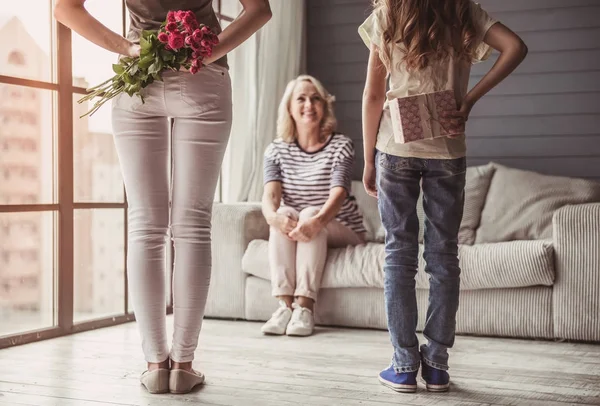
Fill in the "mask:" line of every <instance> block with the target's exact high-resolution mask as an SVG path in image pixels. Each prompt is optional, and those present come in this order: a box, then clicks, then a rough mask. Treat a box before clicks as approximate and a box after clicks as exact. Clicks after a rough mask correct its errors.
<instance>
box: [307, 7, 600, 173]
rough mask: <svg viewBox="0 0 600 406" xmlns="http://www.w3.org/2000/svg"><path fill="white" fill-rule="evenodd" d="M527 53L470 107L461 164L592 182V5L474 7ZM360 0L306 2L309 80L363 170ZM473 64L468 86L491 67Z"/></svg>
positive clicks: (596, 18)
mask: <svg viewBox="0 0 600 406" xmlns="http://www.w3.org/2000/svg"><path fill="white" fill-rule="evenodd" d="M479 1H480V3H481V4H482V6H483V7H484V8H485V9H487V10H488V12H489V13H490V14H492V15H493V16H494V17H495V18H497V19H499V20H500V21H502V22H503V23H504V24H506V25H507V26H509V27H510V28H511V29H513V30H514V31H516V32H517V33H518V34H519V35H520V36H521V37H522V38H523V39H524V40H525V42H526V43H527V45H528V46H529V55H528V57H527V59H526V60H525V62H524V63H523V64H522V65H521V66H520V67H519V68H518V69H517V71H516V72H515V73H514V74H513V75H512V76H511V77H509V78H508V79H506V80H505V81H504V82H503V83H502V84H501V85H500V86H498V87H497V88H496V89H494V90H493V91H492V92H490V93H489V94H488V95H487V96H486V97H485V98H484V99H482V100H481V101H480V102H479V103H478V105H476V106H475V108H474V110H473V112H472V116H471V119H470V120H469V124H468V129H467V131H468V134H467V138H468V151H469V165H478V164H484V163H487V162H489V161H495V162H499V163H502V164H505V165H508V166H513V167H518V168H523V169H530V170H535V171H539V172H542V173H548V174H558V175H565V176H576V177H585V178H592V179H595V180H600V0H479ZM369 4H370V1H369V0H308V15H307V17H308V46H307V47H308V53H307V59H308V63H307V68H308V72H309V73H310V74H312V75H315V76H316V77H317V78H319V79H320V80H322V81H323V83H324V84H325V86H326V87H327V88H328V90H329V91H330V92H331V93H333V94H334V95H335V96H336V97H337V103H336V112H337V116H338V119H339V121H340V130H341V131H343V132H344V133H345V134H346V135H348V136H350V137H352V138H353V139H354V140H355V145H356V147H357V158H358V159H357V163H356V167H355V178H357V179H358V178H360V171H361V168H362V162H361V161H362V149H361V147H362V141H361V120H360V114H361V96H362V90H363V86H364V81H365V73H366V63H367V62H366V61H367V57H368V51H367V49H366V47H365V46H364V45H363V43H362V41H361V40H360V38H359V37H358V34H357V28H358V26H359V25H360V23H362V21H364V19H365V18H366V16H367V15H368V13H369V9H370V5H369ZM496 57H497V54H494V55H493V56H492V57H491V58H490V60H489V61H487V62H485V63H482V64H478V65H475V66H474V67H473V70H472V79H471V81H472V82H475V81H477V80H478V79H479V78H481V76H482V74H484V73H485V72H486V71H487V70H488V69H489V68H490V67H491V66H492V64H493V63H494V61H495V60H496Z"/></svg>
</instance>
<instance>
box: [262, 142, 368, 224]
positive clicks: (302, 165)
mask: <svg viewBox="0 0 600 406" xmlns="http://www.w3.org/2000/svg"><path fill="white" fill-rule="evenodd" d="M353 161H354V144H353V143H352V140H351V139H350V138H348V137H346V136H345V135H342V134H333V135H332V136H331V137H330V138H329V140H328V141H327V143H326V144H325V145H324V146H323V147H322V148H321V149H319V150H318V151H315V152H306V151H304V150H303V149H302V148H300V145H298V143H297V142H294V143H287V142H285V141H282V140H275V141H273V142H272V143H271V144H270V145H269V147H268V148H267V150H266V151H265V157H264V183H265V184H267V183H268V182H281V184H282V199H283V205H285V206H288V207H291V208H293V209H295V210H297V211H298V212H300V211H302V210H303V209H305V208H307V207H322V206H323V205H324V204H325V202H326V201H327V199H328V198H329V191H330V190H331V189H332V188H334V187H340V186H341V187H343V188H344V189H346V192H347V193H348V197H346V200H345V201H344V203H343V205H342V207H341V209H340V210H339V212H338V213H337V215H336V217H335V218H336V220H338V221H339V222H340V223H342V224H344V225H345V226H347V227H349V228H350V229H352V230H354V232H356V233H364V232H366V230H365V228H364V226H363V219H362V215H361V213H360V211H359V209H358V205H357V204H356V198H355V197H354V196H352V194H351V185H352V164H353Z"/></svg>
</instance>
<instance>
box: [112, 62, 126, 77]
mask: <svg viewBox="0 0 600 406" xmlns="http://www.w3.org/2000/svg"><path fill="white" fill-rule="evenodd" d="M112 68H113V72H115V73H116V74H117V75H122V74H123V72H125V67H124V66H123V65H121V64H120V63H113V66H112Z"/></svg>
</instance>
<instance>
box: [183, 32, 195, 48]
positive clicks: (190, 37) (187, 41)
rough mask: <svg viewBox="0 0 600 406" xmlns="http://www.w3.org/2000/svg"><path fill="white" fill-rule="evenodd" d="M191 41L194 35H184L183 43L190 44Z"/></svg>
mask: <svg viewBox="0 0 600 406" xmlns="http://www.w3.org/2000/svg"><path fill="white" fill-rule="evenodd" d="M193 42H194V37H192V36H191V35H188V36H187V37H185V45H187V46H192V43H193Z"/></svg>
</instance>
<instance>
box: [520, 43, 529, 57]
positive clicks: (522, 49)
mask: <svg viewBox="0 0 600 406" xmlns="http://www.w3.org/2000/svg"><path fill="white" fill-rule="evenodd" d="M528 52H529V48H527V44H525V43H524V42H523V40H521V41H520V43H519V55H521V60H523V59H525V57H526V56H527V53H528Z"/></svg>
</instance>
